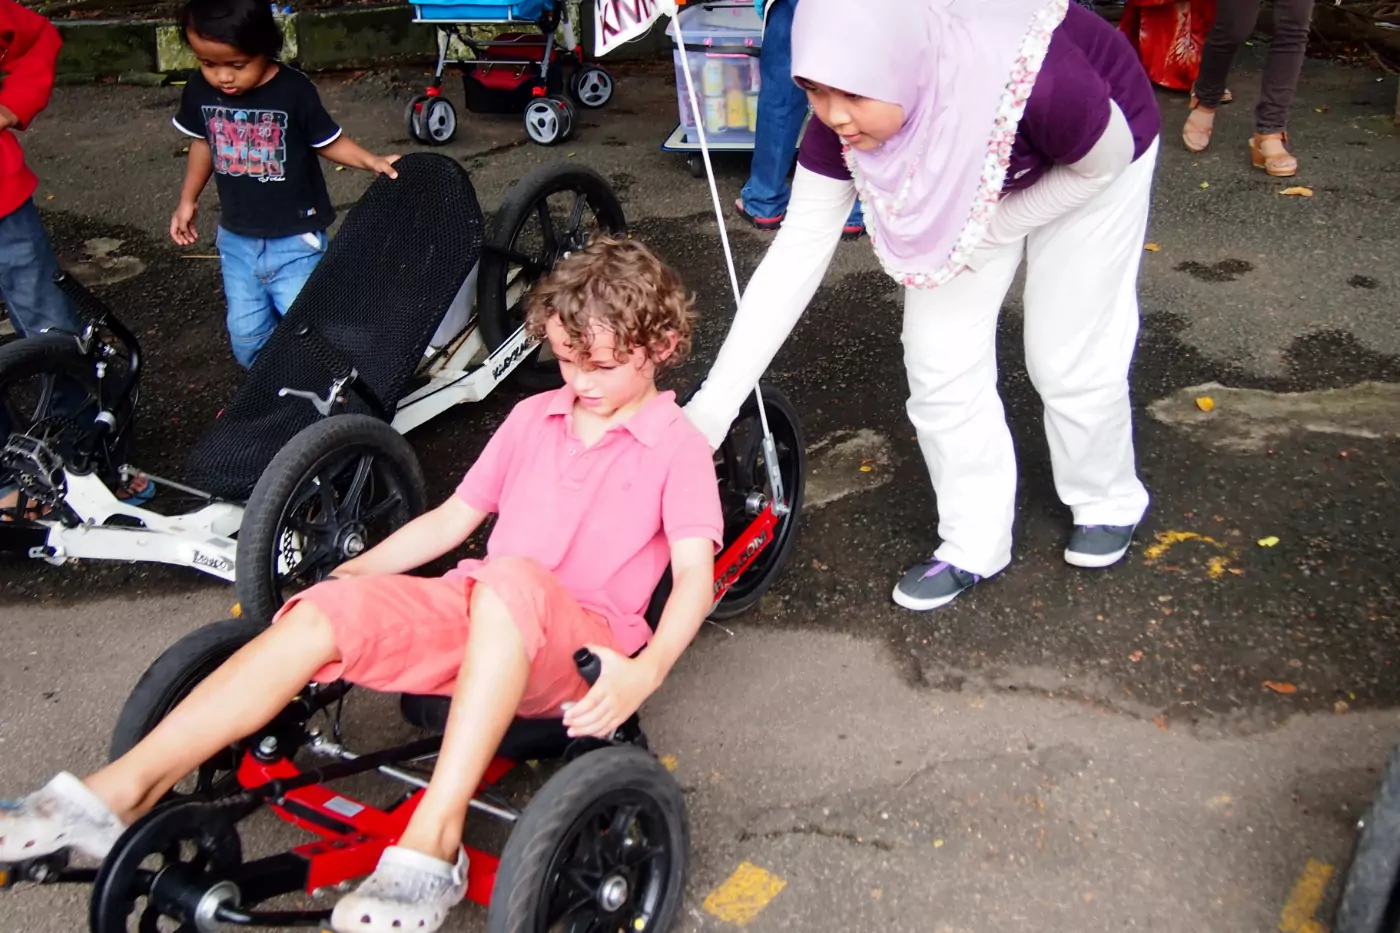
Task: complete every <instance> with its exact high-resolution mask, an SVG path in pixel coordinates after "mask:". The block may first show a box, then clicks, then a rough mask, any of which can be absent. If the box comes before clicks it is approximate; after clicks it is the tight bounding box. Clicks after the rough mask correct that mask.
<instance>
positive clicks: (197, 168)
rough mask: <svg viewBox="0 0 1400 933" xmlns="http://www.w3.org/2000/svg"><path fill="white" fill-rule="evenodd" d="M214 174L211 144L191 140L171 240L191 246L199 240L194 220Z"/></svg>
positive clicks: (171, 220)
mask: <svg viewBox="0 0 1400 933" xmlns="http://www.w3.org/2000/svg"><path fill="white" fill-rule="evenodd" d="M213 174H214V156H213V153H211V152H210V151H209V143H208V141H206V140H203V139H192V140H190V158H189V161H188V163H186V166H185V184H184V185H183V186H182V187H181V188H180V203H179V205H178V206H176V208H175V213H174V214H172V215H171V217H170V239H172V240H174V241H175V242H176V243H179V244H180V245H181V246H189V245H190V244H191V243H193V242H194V241H195V240H197V239H199V231H197V230H195V227H194V219H195V217H196V216H198V214H199V195H200V193H201V192H202V191H204V186H205V185H207V184H209V178H210V176H212V175H213Z"/></svg>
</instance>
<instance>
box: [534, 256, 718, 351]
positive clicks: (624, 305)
mask: <svg viewBox="0 0 1400 933" xmlns="http://www.w3.org/2000/svg"><path fill="white" fill-rule="evenodd" d="M694 304H695V299H694V296H692V295H691V294H690V293H689V292H687V291H686V289H685V286H684V285H683V284H682V283H681V279H680V276H678V275H677V274H676V272H675V270H673V269H672V268H671V267H670V266H668V265H666V263H664V262H662V261H661V260H660V259H658V258H657V256H656V254H655V253H653V252H652V251H651V250H649V249H647V248H646V247H645V246H643V245H642V244H640V243H638V242H637V241H635V240H621V239H617V238H614V237H610V236H605V235H602V234H596V235H594V236H593V237H592V238H591V239H590V240H589V242H588V245H587V246H586V247H584V248H583V249H581V250H579V251H577V252H575V253H573V254H572V255H570V256H569V257H568V258H567V259H564V260H562V261H561V262H560V263H559V264H558V265H557V266H555V267H554V270H553V271H552V272H550V273H549V275H547V276H545V277H544V278H543V279H542V280H541V281H540V282H539V284H537V285H536V286H535V287H534V288H533V289H531V291H530V296H529V298H528V303H527V306H526V310H525V325H526V327H528V328H529V330H530V332H531V333H532V334H534V335H535V336H537V337H543V336H544V325H545V322H546V321H548V320H549V319H550V318H553V317H558V318H559V322H560V323H561V324H562V325H563V326H564V331H565V333H567V334H568V335H569V346H570V347H571V348H572V349H575V350H577V351H578V353H579V354H580V355H581V356H583V357H585V358H586V357H587V355H588V354H589V353H590V352H592V348H593V329H592V325H593V324H594V323H597V324H601V325H602V326H603V327H605V328H607V329H608V330H610V331H612V332H613V333H614V334H616V335H617V349H616V353H615V355H616V357H617V360H618V362H623V361H625V360H626V359H627V357H628V355H630V354H631V352H632V350H633V349H635V348H637V347H642V348H643V349H645V350H646V354H647V358H648V359H649V360H651V362H652V363H653V364H655V366H656V368H657V369H658V370H660V369H668V368H670V367H672V366H676V365H678V364H679V363H681V362H683V361H684V360H685V359H686V357H687V356H689V355H690V342H691V328H692V325H693V322H694V320H695V312H694ZM673 337H674V338H675V341H676V347H675V351H674V352H672V353H671V354H670V355H665V353H666V350H668V349H669V348H670V346H671V340H672V338H673Z"/></svg>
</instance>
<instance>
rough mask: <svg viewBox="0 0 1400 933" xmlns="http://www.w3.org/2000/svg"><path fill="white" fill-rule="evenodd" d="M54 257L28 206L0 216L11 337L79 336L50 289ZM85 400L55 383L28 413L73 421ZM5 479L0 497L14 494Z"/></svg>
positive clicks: (0, 479) (77, 390) (2, 420)
mask: <svg viewBox="0 0 1400 933" xmlns="http://www.w3.org/2000/svg"><path fill="white" fill-rule="evenodd" d="M57 271H58V257H57V256H55V255H54V252H53V244H51V243H50V242H49V234H48V231H46V230H45V229H44V222H43V221H42V220H40V219H39V210H38V208H36V207H35V206H34V202H33V201H32V200H31V201H25V202H24V203H23V204H21V205H20V206H19V207H17V208H15V209H14V210H13V211H11V212H10V213H8V214H6V215H5V216H4V217H0V298H3V299H4V300H5V307H7V308H9V310H10V323H11V324H13V325H14V326H15V336H16V337H33V336H37V335H38V334H41V333H43V332H44V331H46V330H52V331H67V332H68V333H70V334H76V333H79V332H80V331H81V330H82V329H83V325H82V322H81V320H80V319H79V317H78V312H77V311H76V310H75V309H74V308H73V303H72V302H71V301H69V300H68V296H67V295H65V294H64V293H63V290H62V289H60V288H59V287H58V286H57V285H55V284H54V281H53V277H54V273H56V272H57ZM86 401H87V392H86V390H84V389H83V387H82V386H81V385H79V384H78V383H76V382H74V381H73V380H72V379H67V378H59V379H58V380H57V381H56V382H55V383H54V386H53V395H52V396H51V397H50V399H49V403H48V405H47V407H46V409H45V410H44V411H41V412H35V413H33V414H35V415H37V416H39V417H43V416H45V415H68V416H76V415H77V414H78V413H79V409H80V408H82V407H83V405H84V403H85V402H86ZM11 427H12V426H11V424H10V417H9V411H8V409H7V408H6V407H4V406H0V446H4V443H5V441H6V440H8V439H9V436H10V430H11ZM14 488H15V486H14V483H13V482H11V481H10V478H9V477H5V476H0V496H5V495H8V494H10V493H11V492H13V491H14Z"/></svg>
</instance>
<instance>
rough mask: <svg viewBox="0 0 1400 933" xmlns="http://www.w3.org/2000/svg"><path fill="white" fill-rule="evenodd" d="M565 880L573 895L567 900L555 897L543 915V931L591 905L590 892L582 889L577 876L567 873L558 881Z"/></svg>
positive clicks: (591, 895) (591, 896)
mask: <svg viewBox="0 0 1400 933" xmlns="http://www.w3.org/2000/svg"><path fill="white" fill-rule="evenodd" d="M565 879H567V880H568V883H569V884H570V885H571V886H572V887H573V888H574V894H573V896H572V897H568V898H563V897H558V896H556V897H555V898H554V899H553V901H552V902H551V903H550V905H549V912H548V913H547V914H546V915H545V923H544V925H545V929H549V928H550V927H552V926H554V924H556V923H558V922H559V921H561V920H563V919H564V918H565V917H569V916H572V915H573V914H575V913H577V912H578V911H580V910H582V909H583V908H585V907H587V906H588V905H589V904H591V903H593V894H592V892H590V891H587V890H585V889H584V887H583V882H582V880H581V879H580V878H578V876H576V875H575V874H574V873H573V872H568V873H566V874H565V875H564V878H561V879H560V881H561V882H562V881H564V880H565Z"/></svg>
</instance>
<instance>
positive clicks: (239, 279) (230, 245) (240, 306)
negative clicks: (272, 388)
mask: <svg viewBox="0 0 1400 933" xmlns="http://www.w3.org/2000/svg"><path fill="white" fill-rule="evenodd" d="M217 243H218V246H219V261H220V264H221V265H222V266H223V271H224V297H225V298H226V299H227V300H228V336H229V342H230V343H231V344H232V345H233V355H234V358H235V359H237V360H238V363H239V365H240V366H242V367H243V368H244V369H251V368H252V366H253V361H254V360H256V359H257V358H258V351H259V350H261V349H262V348H263V344H265V343H267V341H268V339H269V338H270V337H271V336H272V332H273V331H274V330H276V329H277V323H278V322H279V321H280V320H282V317H283V316H284V315H285V314H286V313H287V311H288V309H290V308H291V306H292V302H294V301H296V298H297V295H299V294H301V287H302V286H303V285H305V284H306V280H307V279H308V278H310V277H311V272H312V270H314V269H315V268H316V264H317V263H318V262H320V261H321V257H322V256H323V255H324V254H325V252H326V234H325V233H324V232H322V231H317V232H314V233H303V234H300V235H298V236H284V237H276V238H274V239H262V238H260V237H249V236H242V235H241V234H237V233H232V232H230V231H228V230H225V229H224V228H223V227H220V228H219V233H218V239H217Z"/></svg>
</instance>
